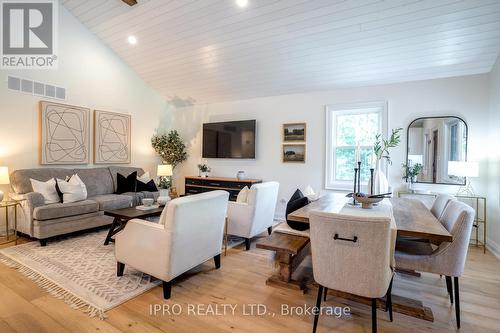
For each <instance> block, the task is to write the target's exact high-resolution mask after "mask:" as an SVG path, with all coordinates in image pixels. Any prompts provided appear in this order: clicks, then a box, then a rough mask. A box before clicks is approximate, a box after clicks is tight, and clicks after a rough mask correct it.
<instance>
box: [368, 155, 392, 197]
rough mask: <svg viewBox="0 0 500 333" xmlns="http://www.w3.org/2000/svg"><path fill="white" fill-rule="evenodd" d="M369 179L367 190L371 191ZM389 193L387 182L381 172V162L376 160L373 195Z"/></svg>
mask: <svg viewBox="0 0 500 333" xmlns="http://www.w3.org/2000/svg"><path fill="white" fill-rule="evenodd" d="M371 186H372V184H371V179H370V181H368V189H371ZM387 192H389V182H388V181H387V177H386V176H385V173H384V171H383V170H382V160H377V165H376V167H375V171H374V172H373V193H372V194H381V193H387Z"/></svg>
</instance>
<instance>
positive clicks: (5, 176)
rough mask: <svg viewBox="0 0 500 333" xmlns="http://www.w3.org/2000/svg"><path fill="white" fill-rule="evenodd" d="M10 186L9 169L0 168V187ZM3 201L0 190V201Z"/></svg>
mask: <svg viewBox="0 0 500 333" xmlns="http://www.w3.org/2000/svg"><path fill="white" fill-rule="evenodd" d="M8 184H10V179H9V168H8V167H6V166H0V185H8ZM2 200H3V191H2V190H0V201H2Z"/></svg>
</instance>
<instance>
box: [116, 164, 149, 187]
mask: <svg viewBox="0 0 500 333" xmlns="http://www.w3.org/2000/svg"><path fill="white" fill-rule="evenodd" d="M134 171H137V176H142V175H143V174H144V170H142V169H141V168H134V167H126V166H110V167H109V172H110V173H111V178H112V179H113V186H114V187H113V193H115V192H116V189H117V181H116V175H117V174H118V173H120V174H122V175H124V176H125V177H127V176H128V175H130V174H131V173H132V172H134Z"/></svg>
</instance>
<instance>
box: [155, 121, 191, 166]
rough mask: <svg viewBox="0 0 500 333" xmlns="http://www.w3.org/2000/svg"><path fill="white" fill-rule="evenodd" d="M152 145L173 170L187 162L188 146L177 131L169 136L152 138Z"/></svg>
mask: <svg viewBox="0 0 500 333" xmlns="http://www.w3.org/2000/svg"><path fill="white" fill-rule="evenodd" d="M151 145H152V146H153V148H154V150H155V151H156V153H157V154H158V155H160V157H161V159H162V161H163V163H164V164H170V165H172V169H173V168H175V167H176V166H177V165H178V164H180V163H182V162H184V161H185V160H187V157H188V155H187V152H186V144H185V143H184V142H183V141H182V139H181V137H180V135H179V133H178V132H177V131H176V130H172V131H170V132H169V133H168V134H155V135H153V137H152V138H151Z"/></svg>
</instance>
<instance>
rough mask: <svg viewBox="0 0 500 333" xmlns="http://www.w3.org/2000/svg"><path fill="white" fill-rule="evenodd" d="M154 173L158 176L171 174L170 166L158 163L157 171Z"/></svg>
mask: <svg viewBox="0 0 500 333" xmlns="http://www.w3.org/2000/svg"><path fill="white" fill-rule="evenodd" d="M156 175H157V176H159V177H163V176H172V166H171V165H170V164H160V165H158V171H157V172H156Z"/></svg>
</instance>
